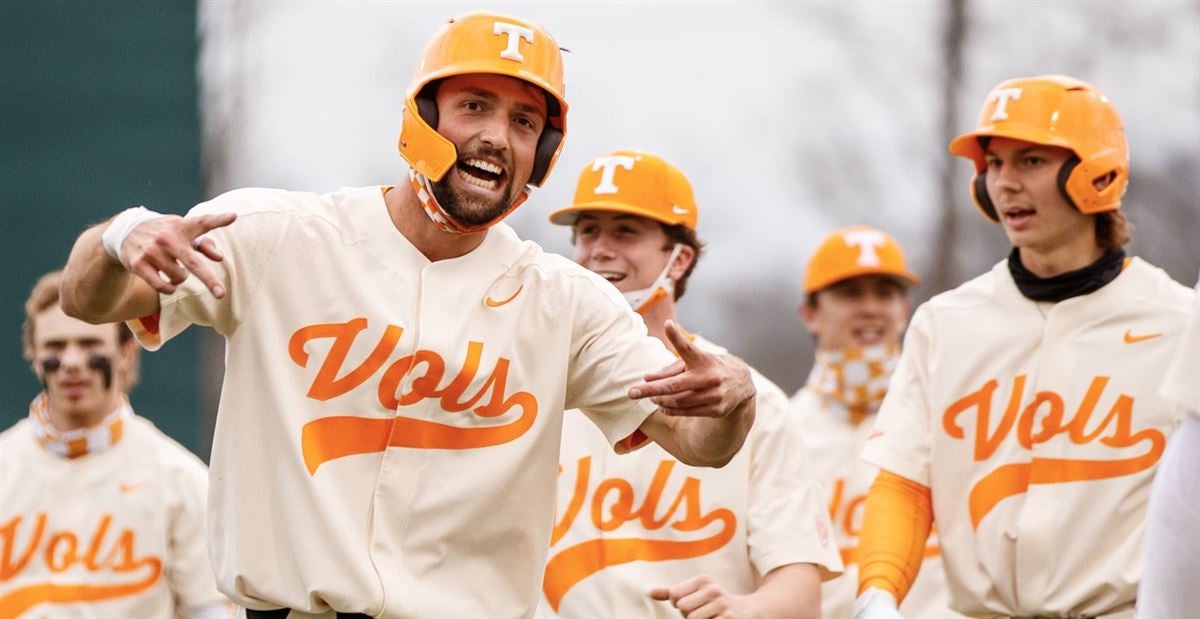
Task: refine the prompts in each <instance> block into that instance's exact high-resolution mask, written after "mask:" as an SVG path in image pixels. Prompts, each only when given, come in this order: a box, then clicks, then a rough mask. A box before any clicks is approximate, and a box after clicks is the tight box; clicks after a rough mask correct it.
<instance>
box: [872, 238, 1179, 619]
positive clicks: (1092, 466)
mask: <svg viewBox="0 0 1200 619" xmlns="http://www.w3.org/2000/svg"><path fill="white" fill-rule="evenodd" d="M1188 302H1189V291H1188V289H1187V288H1185V287H1183V286H1181V285H1179V284H1177V283H1175V282H1174V281H1172V280H1171V279H1170V277H1168V276H1167V275H1166V274H1165V273H1164V272H1162V270H1160V269H1158V268H1156V267H1153V266H1151V265H1149V264H1147V263H1145V262H1143V261H1142V260H1140V259H1137V258H1134V259H1132V260H1130V261H1129V262H1128V263H1127V265H1126V267H1125V268H1124V270H1123V271H1122V273H1121V274H1120V275H1119V276H1118V277H1117V278H1116V279H1115V280H1113V281H1112V282H1110V283H1109V284H1108V285H1106V286H1104V287H1103V288H1101V289H1099V290H1097V291H1095V292H1093V293H1091V294H1088V295H1083V296H1079V297H1075V298H1071V299H1067V300H1064V301H1061V302H1059V303H1054V304H1050V303H1036V302H1033V301H1030V300H1029V299H1027V298H1025V297H1024V296H1022V295H1021V293H1020V292H1019V291H1018V290H1017V288H1016V286H1015V284H1014V283H1013V281H1012V277H1011V276H1010V274H1009V272H1008V267H1007V264H1006V262H1001V263H999V264H997V265H996V266H995V267H994V268H993V269H992V270H991V271H990V272H988V273H986V274H984V275H982V276H980V277H978V278H976V279H974V280H972V281H970V282H967V283H966V284H964V285H963V286H961V287H959V288H957V289H955V290H952V291H950V292H947V293H943V294H940V295H938V296H936V297H934V298H933V299H931V300H930V301H929V302H927V303H925V304H924V305H922V306H921V307H920V308H918V310H917V312H916V313H915V315H914V316H913V320H912V323H911V324H910V326H909V328H908V333H907V334H906V336H905V343H904V351H903V353H902V355H901V359H900V363H899V366H898V367H897V369H896V373H895V375H894V376H893V378H892V383H891V386H890V388H889V389H888V393H887V396H886V398H885V399H884V402H883V406H882V408H881V409H880V412H879V415H878V418H877V421H876V426H875V430H874V431H873V432H872V434H871V436H870V437H869V438H868V440H867V445H866V447H865V449H864V452H863V458H864V459H865V460H866V461H867V462H869V463H871V464H874V465H876V466H879V467H882V468H884V469H887V470H889V471H892V472H893V473H896V474H898V475H901V476H903V477H906V478H908V479H911V480H913V481H915V482H917V483H920V484H924V485H926V486H929V487H930V488H931V490H932V495H933V512H934V515H935V516H934V518H935V521H936V523H937V527H938V537H939V540H940V542H941V548H942V557H943V561H944V563H945V567H946V581H947V584H948V585H949V589H950V601H951V606H952V607H953V608H954V609H956V610H958V611H959V612H962V613H964V614H968V615H973V616H992V615H1006V616H1012V615H1015V616H1022V615H1026V616H1028V615H1085V616H1096V615H1102V614H1105V613H1109V612H1114V611H1121V610H1124V609H1126V608H1130V607H1131V606H1132V603H1133V601H1134V598H1135V596H1136V591H1137V583H1138V580H1139V578H1140V576H1141V572H1142V542H1143V538H1144V533H1145V512H1146V502H1147V499H1148V497H1149V491H1150V482H1151V480H1152V477H1153V475H1154V470H1155V467H1156V464H1157V462H1158V460H1159V458H1160V457H1161V455H1162V452H1163V448H1164V446H1165V445H1166V442H1167V436H1168V435H1169V434H1170V433H1171V431H1172V430H1173V428H1174V427H1175V423H1176V421H1177V419H1178V415H1179V409H1178V407H1176V406H1174V405H1171V404H1169V403H1168V402H1166V401H1164V400H1162V399H1161V398H1160V397H1159V396H1158V386H1159V384H1160V383H1161V381H1162V374H1163V372H1164V370H1165V369H1166V366H1167V362H1168V360H1169V359H1170V357H1171V354H1172V353H1173V352H1174V350H1175V347H1176V343H1177V342H1178V339H1179V336H1180V334H1181V333H1182V331H1183V326H1184V319H1185V317H1186V314H1187V311H1188Z"/></svg>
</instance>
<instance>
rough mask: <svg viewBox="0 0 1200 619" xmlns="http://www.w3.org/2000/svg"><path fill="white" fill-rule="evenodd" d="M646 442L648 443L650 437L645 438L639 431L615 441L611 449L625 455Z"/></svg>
mask: <svg viewBox="0 0 1200 619" xmlns="http://www.w3.org/2000/svg"><path fill="white" fill-rule="evenodd" d="M648 442H650V437H648V436H646V435H645V434H644V433H643V432H642V431H641V430H634V431H633V434H630V435H629V436H626V437H625V438H623V439H621V440H619V441H617V444H616V445H614V446H613V449H614V450H615V451H616V452H617V453H619V454H627V453H629V452H631V451H634V450H636V449H637V448H639V447H641V446H642V445H645V444H646V443H648Z"/></svg>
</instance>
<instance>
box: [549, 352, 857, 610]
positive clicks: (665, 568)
mask: <svg viewBox="0 0 1200 619" xmlns="http://www.w3.org/2000/svg"><path fill="white" fill-rule="evenodd" d="M694 341H695V343H696V345H697V346H698V347H699V348H700V349H701V350H704V351H706V352H710V353H713V354H724V353H725V350H724V349H722V348H720V347H718V346H716V345H714V344H712V343H710V342H708V341H706V340H704V339H703V338H700V337H696V339H695V340H694ZM753 379H754V385H755V388H756V389H757V390H758V396H757V400H756V401H755V408H756V416H755V422H754V427H753V428H752V429H751V431H750V434H749V436H748V437H747V441H746V445H745V447H743V449H742V450H741V451H740V452H739V453H738V454H737V455H736V456H735V457H734V458H733V460H732V461H731V462H730V463H729V464H727V465H725V466H724V467H722V468H720V469H712V468H698V467H692V466H687V465H685V464H681V463H680V462H679V461H677V460H676V459H675V458H673V457H672V456H671V455H670V454H668V453H667V452H666V451H664V450H663V449H662V448H661V447H659V446H658V445H655V444H649V445H646V446H645V447H643V448H641V449H639V450H637V451H635V452H633V453H631V454H625V455H616V454H613V453H612V449H610V448H608V446H607V443H606V441H605V440H604V436H603V435H602V434H600V433H599V432H598V431H597V430H596V428H594V427H592V425H591V424H589V423H588V422H587V420H586V419H585V418H584V417H583V415H581V414H579V412H578V411H568V412H567V413H566V419H564V422H563V446H562V456H561V457H560V462H561V464H560V466H559V481H558V501H557V505H556V511H555V526H554V532H553V535H552V536H551V538H550V539H551V547H550V556H549V559H548V561H547V563H546V574H545V580H544V582H543V585H542V588H543V593H544V599H543V602H544V604H545V608H544V609H543V610H545V611H546V615H547V616H553V615H554V614H555V613H557V616H559V617H564V618H576V617H578V618H580V619H583V618H594V617H661V618H663V619H668V618H671V617H675V618H677V617H679V611H677V610H675V609H674V608H673V607H672V606H671V605H670V604H668V603H665V602H658V601H655V600H652V599H651V598H650V596H649V592H650V588H651V587H654V586H670V585H674V584H676V583H679V582H682V581H684V580H687V579H689V578H692V577H694V576H699V575H701V574H704V575H707V576H709V577H710V578H712V579H713V581H714V582H716V583H717V584H718V585H719V586H721V587H722V588H724V589H725V590H726V591H728V592H731V593H735V594H744V593H750V592H753V591H754V590H755V589H756V588H757V586H758V581H757V579H758V578H759V577H760V576H762V575H765V574H767V573H769V572H770V571H771V570H773V569H775V568H777V567H780V566H783V565H787V564H791V563H812V564H816V565H817V566H818V567H819V568H820V569H821V571H822V576H823V577H824V578H829V577H832V576H833V575H834V574H836V573H837V572H840V571H841V569H842V565H841V561H840V560H839V558H838V554H837V548H836V546H835V544H834V542H833V539H832V537H831V534H830V527H829V518H828V516H827V515H826V514H825V511H824V507H823V505H822V497H821V495H822V491H821V489H820V485H819V483H818V482H817V481H816V480H815V479H814V478H813V476H812V473H811V471H810V470H809V468H808V466H807V465H806V458H805V456H804V453H803V447H802V445H801V439H800V434H801V432H802V430H801V428H800V427H799V426H797V425H796V424H794V423H791V420H790V419H789V418H788V416H787V415H786V410H785V407H786V405H787V399H786V396H784V394H783V392H781V391H780V390H779V388H778V387H776V386H775V385H774V384H772V383H771V382H770V381H768V380H767V379H766V378H764V377H763V376H762V375H760V374H758V373H757V372H753Z"/></svg>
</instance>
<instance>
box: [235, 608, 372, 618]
mask: <svg viewBox="0 0 1200 619" xmlns="http://www.w3.org/2000/svg"><path fill="white" fill-rule="evenodd" d="M290 612H292V609H290V608H277V609H275V610H251V609H249V608H247V609H246V619H287V616H288V613H290ZM337 619H371V617H370V616H369V615H364V614H362V613H338V614H337Z"/></svg>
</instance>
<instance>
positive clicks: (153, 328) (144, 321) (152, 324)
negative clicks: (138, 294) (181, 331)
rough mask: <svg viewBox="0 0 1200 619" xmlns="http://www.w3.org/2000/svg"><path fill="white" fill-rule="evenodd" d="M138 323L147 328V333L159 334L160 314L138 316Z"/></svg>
mask: <svg viewBox="0 0 1200 619" xmlns="http://www.w3.org/2000/svg"><path fill="white" fill-rule="evenodd" d="M138 323H139V324H141V325H142V328H143V329H145V330H146V332H147V333H149V334H151V335H158V314H151V315H149V316H142V317H141V318H138Z"/></svg>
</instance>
